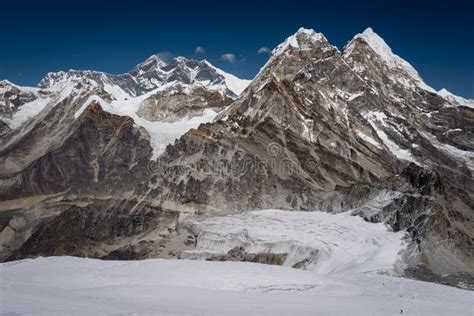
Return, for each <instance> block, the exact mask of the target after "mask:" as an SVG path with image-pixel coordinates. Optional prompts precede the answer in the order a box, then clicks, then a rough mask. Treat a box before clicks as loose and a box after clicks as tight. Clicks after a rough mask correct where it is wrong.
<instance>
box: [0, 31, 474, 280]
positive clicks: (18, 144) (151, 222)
mask: <svg viewBox="0 0 474 316" xmlns="http://www.w3.org/2000/svg"><path fill="white" fill-rule="evenodd" d="M473 104H474V101H473V100H467V99H464V98H462V97H459V96H455V95H453V94H451V93H450V92H449V91H447V90H445V89H443V90H441V91H439V92H437V91H435V90H434V89H433V88H431V87H429V86H428V85H427V84H426V83H425V82H424V81H423V79H422V78H421V76H420V75H419V74H418V73H417V71H416V70H415V69H414V68H413V67H412V66H411V65H410V64H409V63H408V62H407V61H405V60H403V59H402V58H401V57H399V56H397V55H396V54H395V53H393V51H392V50H391V48H390V47H389V46H388V45H387V44H386V43H385V41H384V40H383V39H382V38H381V37H379V36H378V35H377V34H376V33H375V32H374V31H373V30H372V29H370V28H368V29H366V30H365V31H364V32H363V33H361V34H357V35H356V36H355V37H354V38H353V39H352V40H351V41H350V42H349V43H348V44H347V45H346V46H345V47H344V48H343V49H342V50H340V49H338V48H337V47H335V46H333V45H332V44H330V43H329V41H328V40H327V39H326V37H325V36H324V35H323V34H321V33H318V32H316V31H314V30H310V29H304V28H301V29H299V30H298V31H297V32H296V33H295V34H293V35H291V36H290V37H288V38H287V39H286V40H285V41H283V42H282V43H281V44H280V45H278V46H277V47H276V48H275V49H273V51H272V53H271V56H270V58H269V60H268V62H267V63H266V64H265V65H264V66H263V67H262V69H261V71H260V72H259V73H258V74H257V75H256V77H255V78H254V79H253V80H252V81H248V80H242V79H239V78H237V77H235V76H233V75H231V74H228V73H226V72H224V71H223V70H220V69H218V68H216V67H214V66H213V65H212V64H210V63H209V62H207V61H205V60H203V61H197V60H189V59H186V58H184V57H177V58H174V59H173V60H171V61H170V62H164V61H162V60H161V59H160V58H159V57H158V56H157V55H153V56H151V57H150V58H148V59H147V60H145V61H144V62H142V63H140V64H138V65H137V66H136V67H135V68H134V69H132V70H131V71H129V72H127V73H125V74H120V75H111V74H107V73H103V72H96V71H77V70H70V71H68V72H56V73H48V74H47V75H46V76H45V77H44V78H43V79H42V80H41V81H40V82H39V84H38V85H37V87H34V88H33V87H20V86H17V85H15V84H12V83H11V82H9V81H6V80H4V81H1V82H0V117H1V122H0V196H1V201H0V209H1V212H0V232H1V233H0V260H2V261H10V260H16V259H23V258H29V257H36V256H51V255H74V256H83V257H95V258H103V259H142V258H181V257H183V256H184V254H185V252H183V251H189V250H190V249H191V250H192V249H197V248H199V247H200V246H201V245H200V244H199V240H200V239H199V238H198V236H199V234H200V232H201V231H199V229H198V228H197V226H193V225H191V226H190V225H185V224H183V223H185V219H186V218H195V217H201V216H202V217H203V218H205V217H206V216H214V215H223V214H229V213H231V214H234V213H241V212H249V211H253V210H259V209H284V210H294V211H324V212H329V213H342V212H350V214H352V215H357V216H361V217H362V218H363V219H364V220H365V221H367V222H368V223H369V222H384V223H386V224H387V225H388V226H389V227H390V229H391V230H392V231H394V232H400V231H402V232H406V238H405V242H406V247H405V249H404V250H403V253H402V254H401V257H402V258H403V269H402V270H403V271H402V274H403V275H405V276H407V277H413V278H418V279H422V280H428V281H435V282H443V283H448V284H451V285H455V286H461V285H460V284H461V283H463V284H464V286H465V284H470V285H469V286H472V285H474V281H473V280H474V277H473V276H474V244H473V238H474V225H473V223H474V212H473V210H474V189H473V188H474V180H473V170H474V142H473V132H474V106H473ZM226 238H228V237H226ZM307 255H308V257H305V256H302V257H301V258H300V259H299V261H298V262H296V263H294V265H295V266H296V267H306V266H308V262H309V260H316V259H315V258H317V256H316V257H315V256H314V252H308V254H307ZM205 257H206V259H207V260H235V258H237V257H238V258H240V259H239V260H242V261H251V260H258V261H259V262H264V263H275V262H278V260H279V259H278V258H277V257H275V253H269V252H265V251H263V250H262V252H261V253H257V254H255V253H252V254H250V253H248V252H247V251H246V250H245V247H243V248H238V255H236V252H235V249H232V251H229V253H225V254H219V255H218V256H217V255H213V252H212V249H211V250H208V253H207V254H206V256H205ZM249 258H252V259H249ZM257 258H258V259H257Z"/></svg>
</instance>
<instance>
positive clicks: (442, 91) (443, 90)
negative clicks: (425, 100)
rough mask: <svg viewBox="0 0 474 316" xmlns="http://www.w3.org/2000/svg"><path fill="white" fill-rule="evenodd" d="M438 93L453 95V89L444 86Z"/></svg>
mask: <svg viewBox="0 0 474 316" xmlns="http://www.w3.org/2000/svg"><path fill="white" fill-rule="evenodd" d="M438 94H439V95H441V96H448V95H452V93H451V91H449V90H448V89H446V88H443V89H441V90H439V91H438Z"/></svg>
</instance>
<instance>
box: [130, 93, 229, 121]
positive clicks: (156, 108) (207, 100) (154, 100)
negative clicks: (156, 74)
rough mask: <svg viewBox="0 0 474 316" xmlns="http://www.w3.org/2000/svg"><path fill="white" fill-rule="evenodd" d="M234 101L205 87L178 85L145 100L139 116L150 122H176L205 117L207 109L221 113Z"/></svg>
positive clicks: (138, 112)
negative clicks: (204, 113)
mask: <svg viewBox="0 0 474 316" xmlns="http://www.w3.org/2000/svg"><path fill="white" fill-rule="evenodd" d="M232 101H233V100H232V99H231V98H230V97H227V96H226V95H223V94H221V93H219V92H218V91H210V90H208V89H206V88H205V87H203V86H200V85H196V86H189V85H181V84H176V85H173V86H172V87H169V88H167V89H165V90H162V91H158V92H156V93H155V94H152V95H150V96H149V97H147V98H146V99H145V100H143V101H142V102H141V104H140V107H139V108H138V111H137V114H138V115H139V116H140V117H143V118H145V119H146V120H148V121H163V122H176V121H178V120H180V119H183V118H186V119H191V118H193V117H195V116H201V115H203V112H204V110H205V109H213V110H214V111H217V112H219V111H221V110H223V109H224V108H225V107H226V106H228V105H229V104H230V103H231V102H232Z"/></svg>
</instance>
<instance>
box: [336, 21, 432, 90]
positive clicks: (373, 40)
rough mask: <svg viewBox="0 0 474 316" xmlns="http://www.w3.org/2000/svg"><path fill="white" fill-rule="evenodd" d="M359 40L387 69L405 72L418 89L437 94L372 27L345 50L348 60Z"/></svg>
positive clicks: (355, 37)
mask: <svg viewBox="0 0 474 316" xmlns="http://www.w3.org/2000/svg"><path fill="white" fill-rule="evenodd" d="M357 40H360V41H363V42H365V43H367V44H368V45H369V47H370V48H371V49H372V50H373V51H374V52H375V53H376V54H377V55H378V56H379V57H380V58H381V59H382V61H383V62H384V63H385V65H386V66H387V67H389V68H391V69H394V70H397V71H403V72H405V73H406V74H407V75H408V76H410V77H411V78H412V79H413V80H414V81H415V82H416V85H417V86H418V87H420V88H422V89H425V90H427V91H429V92H432V93H436V91H435V90H434V89H433V88H431V87H430V86H428V85H427V84H426V83H425V82H424V81H423V79H422V78H421V77H420V75H419V74H418V72H417V71H416V70H415V68H413V66H412V65H410V63H408V62H407V61H406V60H404V59H402V58H401V57H399V56H398V55H396V54H395V53H393V51H392V49H391V48H390V46H388V45H387V43H386V42H385V41H384V39H383V38H382V37H380V36H379V35H378V34H377V33H375V32H374V30H373V29H372V28H371V27H368V28H366V29H365V30H364V32H362V33H359V34H357V35H355V36H354V38H353V39H352V40H351V41H350V42H349V44H348V45H347V46H346V47H345V49H344V58H348V57H349V56H350V55H351V54H352V52H353V50H354V47H355V45H356V44H355V43H356V41H357Z"/></svg>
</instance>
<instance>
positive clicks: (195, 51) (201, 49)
mask: <svg viewBox="0 0 474 316" xmlns="http://www.w3.org/2000/svg"><path fill="white" fill-rule="evenodd" d="M194 53H195V54H205V53H206V50H205V49H204V48H202V47H201V46H198V47H196V49H195V50H194Z"/></svg>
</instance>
